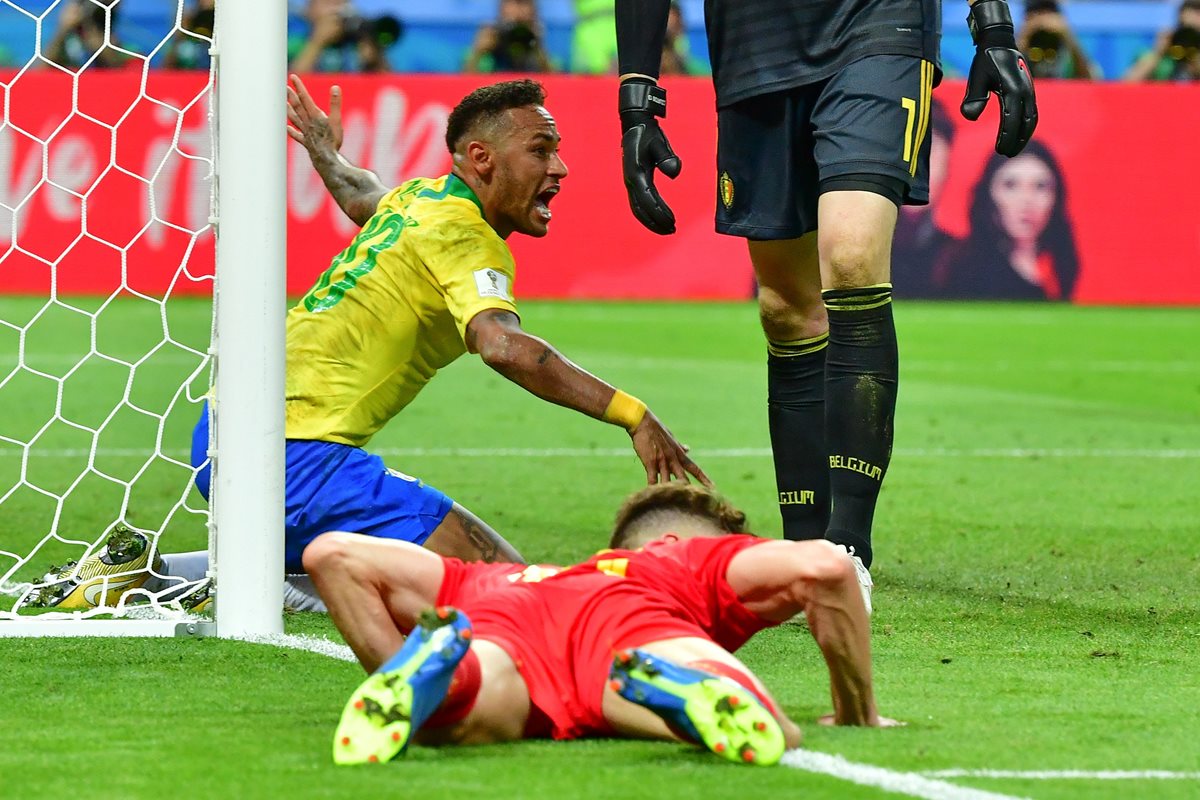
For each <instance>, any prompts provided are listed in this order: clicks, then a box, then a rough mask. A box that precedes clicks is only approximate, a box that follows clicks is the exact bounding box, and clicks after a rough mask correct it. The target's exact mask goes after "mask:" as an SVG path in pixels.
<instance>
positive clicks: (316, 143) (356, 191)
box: [287, 75, 388, 226]
mask: <svg viewBox="0 0 1200 800" xmlns="http://www.w3.org/2000/svg"><path fill="white" fill-rule="evenodd" d="M288 122H289V123H290V124H289V125H288V129H287V131H288V136H290V137H292V138H293V139H295V140H296V141H297V142H299V143H300V144H302V145H304V149H305V150H307V151H308V157H309V160H311V161H312V165H313V168H314V169H316V171H317V174H318V175H320V176H321V180H322V181H324V182H325V188H326V189H328V190H329V194H330V195H332V197H333V199H334V201H335V202H336V203H337V204H338V206H339V207H340V208H341V209H342V211H344V212H345V213H346V216H347V217H349V218H350V219H352V220H354V222H355V223H356V224H357V225H360V226H361V225H366V224H367V220H369V219H370V218H371V216H372V215H374V213H375V209H376V208H378V207H379V200H380V199H381V198H382V197H383V196H384V195H385V194H387V191H388V190H387V187H386V186H384V185H383V182H382V181H380V180H379V176H378V175H376V174H375V173H374V172H371V171H370V170H367V169H363V168H361V167H356V166H354V165H353V164H351V163H350V162H349V161H347V160H346V159H345V158H343V157H342V154H341V153H339V152H338V150H339V149H341V146H342V90H341V87H339V86H334V87H333V89H331V90H330V95H329V113H328V114H326V113H325V112H324V111H322V110H321V109H320V108H319V107H318V106H317V104H316V103H315V102H313V99H312V95H310V94H309V93H308V89H306V88H305V86H304V82H303V81H301V80H300V78H299V77H298V76H296V75H292V76H291V86H289V87H288Z"/></svg>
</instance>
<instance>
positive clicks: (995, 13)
mask: <svg viewBox="0 0 1200 800" xmlns="http://www.w3.org/2000/svg"><path fill="white" fill-rule="evenodd" d="M967 23H968V25H969V26H970V28H971V35H972V37H973V38H974V39H975V58H974V59H973V60H972V61H971V71H970V72H969V73H968V74H967V93H966V95H965V96H964V97H963V102H962V115H963V116H964V117H966V118H967V119H969V120H977V119H979V115H980V114H982V113H983V109H984V108H985V107H986V106H987V103H988V96H989V95H990V94H991V93H995V94H996V96H997V97H998V98H999V100H1000V129H999V131H998V132H997V134H996V152H997V153H1000V154H1001V155H1005V156H1009V157H1011V156H1015V155H1017V154H1018V153H1020V152H1021V150H1022V149H1023V148H1024V147H1025V145H1026V144H1027V143H1028V142H1029V139H1030V137H1032V136H1033V131H1034V129H1035V128H1037V123H1038V112H1037V98H1036V97H1035V96H1034V93H1033V79H1032V77H1030V75H1029V67H1028V66H1026V64H1025V57H1024V56H1022V55H1021V52H1020V51H1019V50H1018V49H1017V42H1016V39H1015V37H1014V35H1013V24H1012V16H1011V14H1010V13H1009V10H1008V3H1006V2H1004V0H979V2H977V3H975V5H973V6H971V11H970V14H969V15H968V17H967Z"/></svg>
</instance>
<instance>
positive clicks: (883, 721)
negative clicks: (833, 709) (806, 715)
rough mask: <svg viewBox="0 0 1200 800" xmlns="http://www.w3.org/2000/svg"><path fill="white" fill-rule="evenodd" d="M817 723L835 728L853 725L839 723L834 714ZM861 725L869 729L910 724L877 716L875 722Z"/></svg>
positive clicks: (901, 726)
mask: <svg viewBox="0 0 1200 800" xmlns="http://www.w3.org/2000/svg"><path fill="white" fill-rule="evenodd" d="M817 722H818V723H819V724H821V725H824V726H826V727H833V726H835V725H846V724H851V723H842V722H838V721H837V716H836V715H834V714H826V715H825V716H823V717H821V718H820V719H818V720H817ZM853 724H860V723H853ZM861 724H862V725H864V726H865V727H869V728H903V727H904V726H905V725H907V724H908V723H907V722H901V721H900V720H898V719H892V718H891V717H880V716H876V717H875V720H874V721H873V722H865V723H861Z"/></svg>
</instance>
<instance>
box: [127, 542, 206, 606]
mask: <svg viewBox="0 0 1200 800" xmlns="http://www.w3.org/2000/svg"><path fill="white" fill-rule="evenodd" d="M159 558H161V559H162V565H161V566H160V567H159V568H158V570H157V572H159V573H160V574H161V577H160V576H159V575H151V576H150V577H149V578H148V579H146V583H145V585H144V586H143V588H144V589H145V590H146V591H148V592H154V593H156V594H157V593H158V592H161V591H162V590H164V589H169V588H172V587H180V588H182V587H183V586H185V585H186V584H190V583H195V582H196V581H199V580H203V579H204V576H205V575H206V574H207V573H208V551H207V550H193V551H192V552H190V553H159ZM160 599H164V600H165V599H170V598H169V597H163V598H160Z"/></svg>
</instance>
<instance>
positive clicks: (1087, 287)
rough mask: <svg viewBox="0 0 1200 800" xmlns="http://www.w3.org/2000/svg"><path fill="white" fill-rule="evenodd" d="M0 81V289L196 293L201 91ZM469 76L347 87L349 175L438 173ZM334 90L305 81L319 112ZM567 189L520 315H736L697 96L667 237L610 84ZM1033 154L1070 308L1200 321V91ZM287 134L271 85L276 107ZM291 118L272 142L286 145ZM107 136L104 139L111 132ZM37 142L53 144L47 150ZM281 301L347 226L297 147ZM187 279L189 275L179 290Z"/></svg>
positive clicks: (528, 270)
mask: <svg viewBox="0 0 1200 800" xmlns="http://www.w3.org/2000/svg"><path fill="white" fill-rule="evenodd" d="M142 79H143V76H141V75H139V74H137V73H129V72H107V73H106V72H102V71H99V70H93V71H88V72H85V73H82V74H81V76H80V78H79V85H78V91H77V97H78V101H77V103H76V104H74V105H73V102H72V97H73V95H74V94H76V93H75V91H74V87H73V85H72V79H71V76H70V75H67V74H65V73H61V72H58V71H55V70H41V71H30V72H27V73H25V74H22V75H20V76H19V77H18V78H16V79H15V80H14V73H3V72H0V84H2V86H0V91H3V93H4V94H6V95H7V98H6V99H7V103H6V107H7V108H8V109H9V117H8V118H7V120H5V122H6V123H7V124H4V125H2V126H0V291H3V292H9V293H21V292H38V293H41V292H46V291H48V290H49V286H50V281H51V278H52V276H53V277H54V279H55V280H56V282H57V290H58V291H59V292H63V293H69V292H86V293H100V294H109V293H111V292H113V291H114V290H116V289H117V288H119V287H121V286H122V285H124V286H127V287H128V288H130V289H132V290H135V291H139V292H144V293H147V294H151V295H162V294H163V293H165V292H166V291H168V290H170V291H172V292H177V293H205V292H208V291H209V290H210V286H209V282H208V281H207V280H206V279H205V276H207V275H210V274H211V271H212V258H213V246H212V241H211V233H210V231H209V230H208V228H207V221H208V214H209V197H208V188H207V184H206V182H205V177H206V175H207V172H208V169H209V165H208V162H207V161H206V160H205V159H206V157H207V156H208V154H209V153H210V151H211V134H210V131H209V127H208V110H209V109H208V96H207V95H206V94H204V92H203V89H204V87H205V81H206V79H207V76H206V75H203V74H197V73H166V72H158V73H151V74H149V75H148V76H146V80H145V85H144V86H143V85H142ZM480 81H481V79H480V77H479V76H433V75H421V76H408V75H391V76H384V77H367V76H344V77H341V78H339V79H337V81H336V82H338V83H340V84H341V85H342V87H343V90H344V95H345V117H346V141H345V144H344V146H343V153H344V154H345V155H346V156H347V158H349V159H350V160H351V161H353V162H355V163H358V164H361V165H362V166H366V167H369V168H371V169H374V170H375V171H376V172H378V173H379V175H380V176H381V178H382V179H383V181H384V182H385V183H387V184H389V185H392V184H395V183H398V182H399V181H401V180H402V179H404V178H407V177H410V176H415V175H437V174H441V173H444V172H445V171H447V170H448V169H449V166H450V161H449V157H448V155H447V153H446V150H445V145H444V144H443V141H442V137H443V132H444V126H445V120H446V116H447V115H448V114H449V111H450V109H451V108H452V107H453V105H454V103H455V102H456V101H457V100H458V99H459V98H460V97H461V96H462V95H464V94H465V93H466V92H468V91H469V90H470V89H472V88H474V87H475V86H477V85H479V83H480ZM334 82H335V80H334V79H332V78H330V77H328V76H314V77H312V78H311V79H310V80H309V81H308V83H309V86H310V88H311V89H312V90H313V92H314V95H315V96H316V97H317V98H318V100H321V101H323V100H324V99H325V98H327V97H328V89H329V87H330V86H331V85H332V84H333V83H334ZM545 83H546V86H547V89H548V93H549V98H548V100H547V106H548V107H549V109H550V110H551V112H552V113H553V114H554V115H555V117H556V118H557V119H558V122H559V126H560V130H561V132H562V135H563V151H562V152H563V156H564V158H565V160H566V163H567V165H568V167H569V168H570V175H568V177H567V178H566V179H565V180H564V182H563V192H562V194H561V195H560V196H559V197H558V198H557V199H556V200H555V202H554V219H553V222H552V223H551V230H550V234H549V235H548V236H547V237H545V238H543V239H529V238H526V237H521V236H514V237H513V238H512V239H511V240H510V244H511V246H512V248H513V251H514V253H515V254H516V258H517V263H518V275H517V285H516V290H517V294H518V296H520V297H526V298H533V297H539V298H551V297H552V298H678V299H718V298H744V297H748V296H749V295H750V293H751V286H752V279H751V270H750V267H749V263H748V260H747V258H746V249H745V245H744V244H743V243H742V242H741V241H739V240H737V239H733V238H730V237H723V236H718V235H716V234H715V233H714V232H713V224H712V216H713V207H714V204H715V194H716V171H715V166H714V153H715V146H716V134H715V111H714V108H713V97H712V89H711V86H710V84H709V82H708V81H707V80H705V79H694V78H693V79H686V78H685V79H674V80H671V81H670V82H668V83H667V84H666V85H667V87H668V90H669V92H670V98H671V100H670V116H669V118H668V119H667V121H666V123H665V127H666V129H667V131H668V133H669V135H670V138H671V142H672V144H673V145H674V147H675V149H676V151H677V152H678V153H679V155H680V156H681V157H682V159H683V162H684V170H683V174H682V175H681V176H680V177H679V178H678V179H677V180H675V181H665V180H664V181H663V182H662V190H663V194H664V196H665V197H666V198H667V199H668V201H669V202H670V203H671V205H672V207H673V208H674V210H675V215H676V218H677V220H678V232H677V233H676V234H675V235H674V236H670V237H661V236H656V235H655V234H652V233H650V232H648V231H646V230H644V229H643V228H642V227H641V226H640V225H639V224H638V223H637V222H636V221H635V220H634V219H633V217H632V216H631V214H630V213H629V211H628V208H627V205H626V200H625V192H624V187H623V185H622V182H621V174H620V163H619V139H620V132H619V128H618V123H617V118H616V113H615V103H616V98H615V91H614V87H613V82H612V80H610V79H604V78H584V77H572V76H551V77H547V78H546V79H545ZM961 92H962V86H961V84H959V83H954V82H946V83H945V84H944V85H943V86H942V87H940V88H939V89H938V90H937V92H936V93H935V96H937V97H938V98H940V100H941V101H942V102H943V103H944V105H945V106H946V107H947V108H948V109H949V110H950V111H951V112H952V113H950V114H949V118H950V119H951V120H952V121H953V125H954V127H955V136H954V137H953V142H952V144H951V145H950V147H949V157H948V168H947V178H946V181H945V184H944V187H943V190H942V191H941V193H940V196H939V197H938V198H937V199H936V203H935V208H934V214H935V220H936V222H937V224H938V226H939V227H941V228H942V229H943V230H944V231H945V232H946V233H947V234H949V236H950V237H951V238H952V239H954V238H957V239H961V238H965V237H967V236H968V234H969V233H970V230H969V229H970V222H969V213H968V212H969V208H970V206H971V203H972V196H973V193H974V191H975V186H976V184H977V183H979V182H980V176H981V175H982V174H983V170H984V166H985V164H986V162H987V161H988V158H989V156H990V153H991V147H992V143H993V139H994V136H995V108H994V104H993V107H991V108H989V111H988V113H987V115H985V118H984V120H982V121H980V122H978V123H967V122H965V121H964V120H962V119H961V117H959V116H958V114H957V112H955V111H954V109H955V108H956V106H957V103H958V99H959V97H960V96H961ZM1038 97H1039V105H1040V109H1041V123H1040V126H1039V128H1038V132H1037V136H1036V139H1037V140H1038V141H1039V142H1041V143H1042V144H1044V145H1045V146H1046V147H1047V148H1048V149H1049V150H1050V151H1051V152H1052V153H1053V155H1054V157H1055V159H1056V160H1057V161H1058V162H1059V165H1060V166H1061V172H1062V174H1061V176H1059V177H1058V180H1059V182H1060V186H1061V189H1062V196H1063V198H1064V200H1065V207H1064V210H1065V216H1066V219H1067V221H1068V224H1069V229H1070V232H1071V236H1072V237H1073V241H1074V244H1075V249H1076V251H1077V262H1078V277H1077V280H1075V281H1074V283H1073V291H1072V297H1073V299H1074V300H1075V301H1076V302H1080V303H1113V304H1120V303H1130V304H1151V303H1153V304H1194V303H1200V192H1197V191H1195V189H1194V184H1195V183H1196V181H1197V179H1198V178H1200V150H1198V149H1197V148H1196V146H1195V138H1194V137H1195V131H1197V130H1200V87H1193V86H1185V85H1161V86H1158V85H1129V84H1100V83H1073V82H1052V81H1044V82H1042V83H1039V85H1038ZM280 98H281V99H280V111H281V115H282V87H281V95H280ZM282 129H283V121H282V118H281V121H280V131H281V132H280V135H281V136H283V133H282ZM114 131H115V133H114ZM43 142H45V144H43ZM288 158H289V168H288V169H289V173H288V194H287V198H286V201H287V206H288V236H289V238H288V249H289V257H288V265H289V266H288V288H289V291H290V292H292V293H294V294H299V293H302V292H303V291H305V290H306V289H307V288H308V286H309V285H310V284H311V282H312V281H313V280H314V278H315V277H316V275H317V274H319V273H320V272H321V271H322V270H323V269H324V268H325V267H326V266H327V265H328V263H329V260H330V259H331V258H332V257H333V255H334V254H336V253H337V252H338V251H339V250H340V249H341V248H342V247H343V246H344V245H345V243H346V241H347V239H348V238H349V236H350V235H351V234H352V233H353V232H354V226H353V224H352V223H350V222H349V221H348V220H347V219H346V218H345V217H344V216H343V215H342V214H341V212H340V211H339V210H338V209H337V207H336V206H335V205H334V203H333V202H332V200H330V198H329V197H328V195H327V194H326V193H325V191H324V189H323V187H322V185H321V182H320V179H319V178H318V177H317V175H316V173H315V172H314V171H313V170H312V168H311V167H310V166H309V164H308V162H307V159H306V157H305V154H304V151H303V149H302V148H301V147H300V146H299V145H297V144H295V143H294V142H289V156H288ZM180 264H184V265H185V266H186V270H185V271H183V273H181V274H177V272H178V268H179V265H180Z"/></svg>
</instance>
